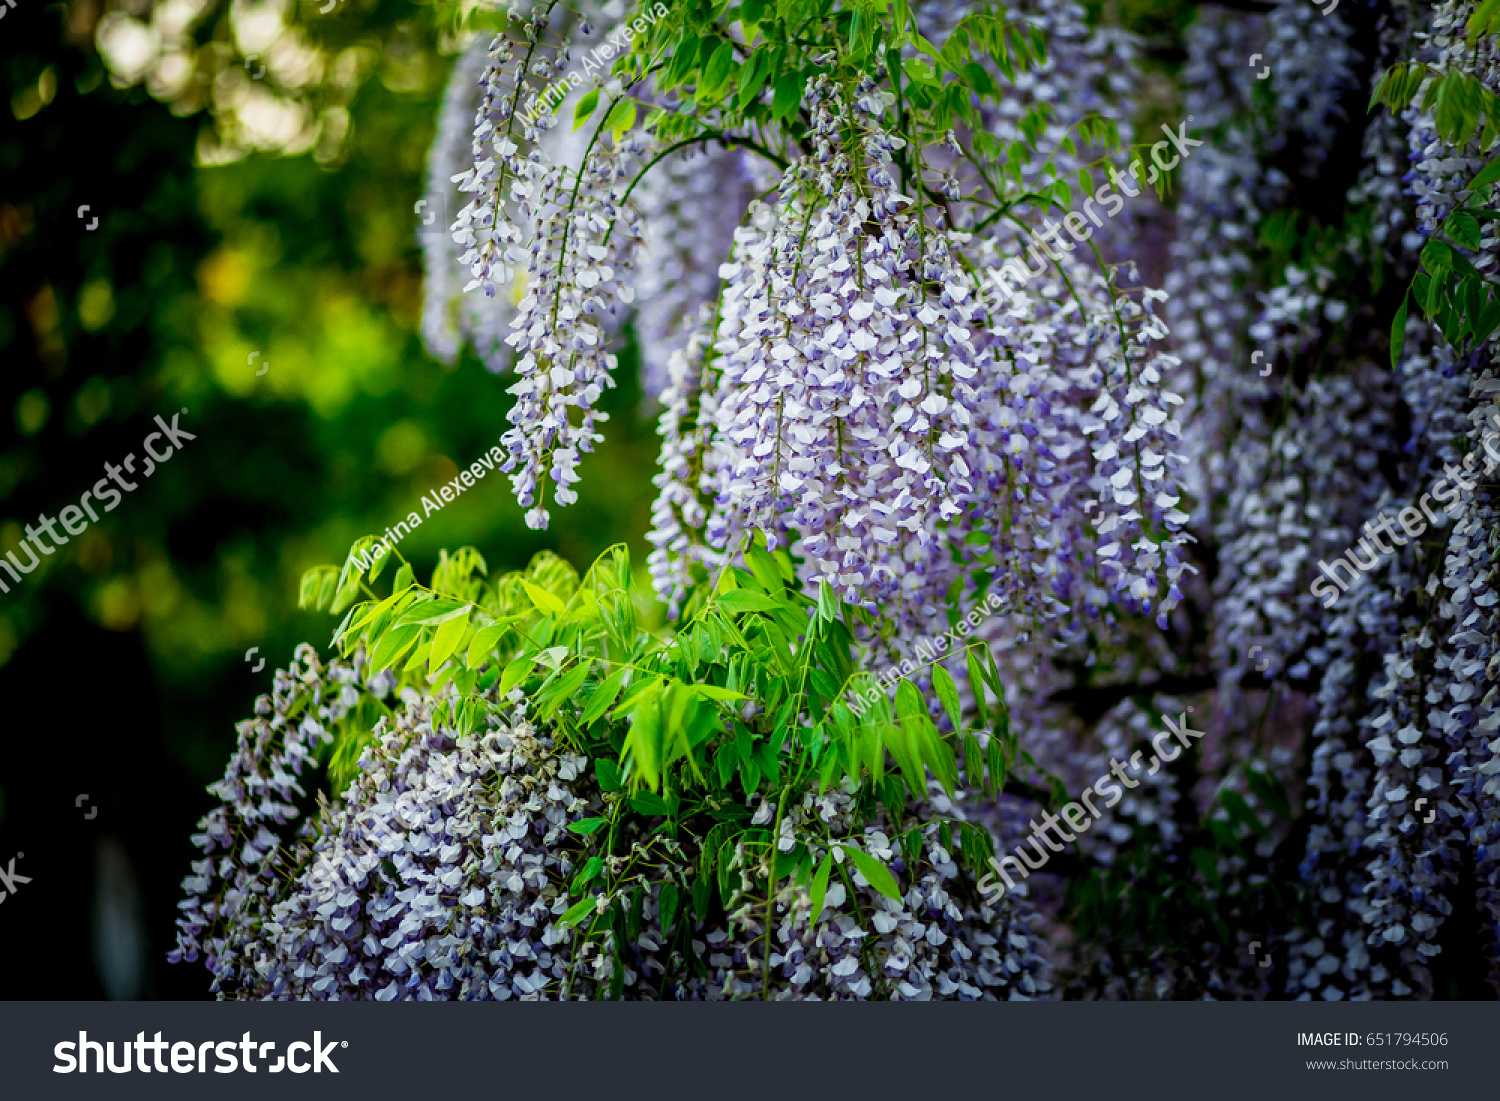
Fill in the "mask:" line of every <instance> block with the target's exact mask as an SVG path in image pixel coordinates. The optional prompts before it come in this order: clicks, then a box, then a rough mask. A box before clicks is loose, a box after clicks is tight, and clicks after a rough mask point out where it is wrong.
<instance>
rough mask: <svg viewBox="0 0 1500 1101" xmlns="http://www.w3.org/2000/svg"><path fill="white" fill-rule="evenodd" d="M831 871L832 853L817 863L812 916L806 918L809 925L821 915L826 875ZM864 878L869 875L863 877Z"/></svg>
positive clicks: (813, 923) (826, 885) (824, 896)
mask: <svg viewBox="0 0 1500 1101" xmlns="http://www.w3.org/2000/svg"><path fill="white" fill-rule="evenodd" d="M832 871H833V853H828V854H827V855H826V856H824V857H823V860H822V862H821V863H820V864H819V865H818V870H817V872H816V873H815V874H814V875H813V881H812V917H810V918H809V919H808V924H809V925H817V924H818V918H820V917H822V916H823V900H824V899H825V898H826V897H827V896H828V875H829V873H830V872H832ZM865 878H866V879H868V878H869V876H866V877H865Z"/></svg>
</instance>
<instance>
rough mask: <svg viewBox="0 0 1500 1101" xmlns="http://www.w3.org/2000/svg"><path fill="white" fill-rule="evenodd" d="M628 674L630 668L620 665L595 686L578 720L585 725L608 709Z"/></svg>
mask: <svg viewBox="0 0 1500 1101" xmlns="http://www.w3.org/2000/svg"><path fill="white" fill-rule="evenodd" d="M629 675H630V669H629V668H628V667H625V666H621V667H620V668H619V669H616V670H615V671H614V672H613V673H611V674H610V675H609V676H607V677H605V678H604V682H603V683H602V684H600V685H599V687H598V688H595V689H594V694H593V695H591V696H590V697H589V702H588V705H587V706H586V707H584V709H583V715H582V717H581V718H580V719H579V721H580V722H582V723H583V725H585V726H587V725H588V724H589V723H591V722H593V721H594V720H595V719H597V718H598V717H599V716H600V715H602V714H604V712H606V711H608V710H609V707H610V705H611V704H612V703H614V702H615V697H616V696H618V695H619V694H620V689H621V688H622V687H624V684H625V678H626V677H627V676H629Z"/></svg>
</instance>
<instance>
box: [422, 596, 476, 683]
mask: <svg viewBox="0 0 1500 1101" xmlns="http://www.w3.org/2000/svg"><path fill="white" fill-rule="evenodd" d="M468 611H469V610H468V608H465V609H464V614H463V615H461V616H454V617H453V618H452V619H448V620H444V621H443V623H442V625H441V626H439V627H438V629H437V634H435V635H433V636H432V653H431V654H429V655H428V658H427V661H428V667H429V668H430V669H431V670H432V671H433V672H436V671H437V670H438V669H440V668H441V667H442V664H443V662H445V661H447V660H448V659H449V658H450V657H452V656H453V651H455V650H457V649H458V644H459V643H460V642H462V641H463V638H464V634H465V633H466V632H467V631H468V629H469V615H468Z"/></svg>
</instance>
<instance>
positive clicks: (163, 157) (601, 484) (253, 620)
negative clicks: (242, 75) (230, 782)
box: [0, 3, 655, 781]
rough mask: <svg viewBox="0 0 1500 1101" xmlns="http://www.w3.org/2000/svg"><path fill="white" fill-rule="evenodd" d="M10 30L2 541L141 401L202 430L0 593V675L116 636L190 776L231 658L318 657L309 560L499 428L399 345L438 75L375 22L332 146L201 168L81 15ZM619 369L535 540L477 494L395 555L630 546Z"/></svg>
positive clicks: (422, 47) (463, 462)
mask: <svg viewBox="0 0 1500 1101" xmlns="http://www.w3.org/2000/svg"><path fill="white" fill-rule="evenodd" d="M223 7H224V8H225V9H226V10H227V5H223ZM390 7H391V8H392V9H395V8H398V7H400V6H398V5H391V6H390ZM406 10H407V11H408V12H410V8H409V6H408V7H407V8H406ZM25 14H27V15H28V16H29V17H27V18H21V19H18V18H17V17H16V15H15V14H13V15H12V18H11V19H10V20H8V21H7V23H6V27H5V30H6V31H7V48H15V43H17V42H21V43H23V49H22V50H21V52H19V53H16V54H13V55H12V56H9V57H7V58H6V59H5V60H4V62H3V68H0V71H3V72H5V74H6V83H7V88H8V89H9V90H10V91H11V96H10V103H9V105H8V109H7V110H5V112H4V115H5V117H4V121H3V128H0V174H3V184H0V357H3V361H4V364H5V367H6V370H5V372H4V378H3V381H0V408H3V410H4V420H5V423H4V428H3V431H0V553H4V552H5V551H7V550H12V549H14V548H15V547H16V546H17V544H18V542H19V540H20V536H21V529H22V527H23V526H24V525H25V524H27V523H34V522H35V518H36V516H37V515H38V513H47V514H49V515H56V512H57V510H58V509H59V508H61V507H62V506H63V505H65V504H68V503H70V502H72V501H75V500H76V499H77V497H78V495H79V494H80V493H81V492H82V491H84V490H85V489H87V488H88V487H89V486H90V485H92V484H93V483H94V481H95V480H97V479H98V478H99V477H100V476H101V475H102V473H103V471H102V466H103V464H104V463H105V462H112V463H119V462H120V461H121V460H122V459H123V458H124V456H125V455H126V454H128V453H130V452H132V451H134V452H135V453H136V454H137V455H139V454H140V453H141V447H140V444H141V440H142V439H143V438H144V436H145V435H146V434H147V433H148V431H149V430H150V425H151V422H152V417H154V416H155V415H156V414H157V413H165V412H168V411H171V410H176V409H180V408H183V407H186V408H187V409H188V410H189V413H188V415H186V416H185V417H184V418H183V424H184V426H185V427H186V428H187V429H188V430H189V431H191V432H194V433H196V435H197V440H196V441H194V442H192V443H189V444H187V445H186V450H185V451H184V452H183V453H182V454H181V456H180V457H178V458H177V461H175V462H173V463H171V464H168V465H165V466H164V467H163V468H162V469H161V470H160V471H159V472H158V473H157V474H156V475H154V476H153V477H152V478H151V479H150V480H149V481H146V482H144V483H143V484H142V485H141V488H140V489H138V490H137V491H135V492H133V493H130V494H127V495H126V497H125V499H124V501H123V502H122V504H121V506H120V507H119V508H117V509H116V510H115V511H113V512H111V513H109V514H108V515H106V516H104V517H102V518H101V521H100V522H99V523H98V524H96V525H93V526H92V527H91V528H90V529H89V530H88V531H87V533H86V534H85V535H83V536H80V537H78V538H76V539H75V540H73V541H72V543H71V544H70V545H69V546H67V547H63V548H61V550H60V553H58V554H57V555H54V556H52V557H51V558H47V559H45V563H44V565H43V567H42V568H41V569H39V570H38V571H36V572H35V573H33V574H31V575H30V576H28V577H27V578H26V579H25V581H24V582H23V583H22V584H20V585H16V586H12V590H11V592H9V593H7V594H4V595H0V665H3V664H4V663H7V662H9V661H11V660H12V659H13V658H14V656H15V654H16V652H17V650H18V649H19V648H22V647H24V646H25V645H26V644H27V640H28V639H29V638H31V637H33V636H35V635H36V634H37V633H38V632H40V631H42V630H44V629H45V628H46V626H47V624H48V622H49V621H50V620H52V619H53V618H55V616H56V615H57V614H58V613H59V612H60V611H62V610H68V611H70V612H71V611H73V610H75V609H76V610H77V611H79V612H81V613H82V615H83V616H84V617H86V619H87V620H88V621H90V622H91V623H92V624H94V625H96V626H97V627H98V628H100V629H102V630H107V631H115V632H126V633H132V634H135V635H137V636H138V637H139V639H140V641H141V643H142V645H143V646H144V647H145V649H146V650H147V651H148V653H149V656H150V664H151V668H152V671H153V675H154V677H155V678H156V679H157V682H158V683H157V687H158V689H159V690H160V693H161V695H162V697H163V698H164V699H166V700H168V701H171V702H170V704H169V707H168V710H167V715H166V717H165V722H166V727H167V730H166V737H167V738H168V740H169V742H170V744H171V745H172V748H173V752H174V754H175V755H177V756H178V757H179V759H180V760H181V761H182V762H183V763H184V764H186V765H187V766H188V767H189V769H190V771H191V772H192V773H193V774H195V775H196V776H197V777H199V778H200V779H201V780H203V781H207V780H209V779H212V778H213V777H214V776H216V775H217V774H218V772H219V771H220V770H221V768H222V764H223V757H224V752H225V748H226V746H227V745H228V744H229V742H230V741H231V739H232V737H233V732H232V720H233V718H235V717H237V716H239V715H243V714H244V713H246V712H247V711H248V710H249V707H250V702H251V699H252V697H253V695H254V694H255V693H257V692H259V691H262V690H265V689H266V688H268V687H269V676H270V674H269V671H268V670H267V671H262V673H261V674H259V675H258V676H252V675H250V672H249V670H250V668H251V666H250V665H249V664H248V663H247V661H246V658H245V652H246V651H247V650H248V649H249V648H250V647H255V646H258V647H259V648H260V654H259V655H257V656H264V657H266V659H267V663H268V665H269V666H275V665H278V664H283V663H285V661H286V660H287V659H288V658H289V657H290V654H291V651H292V649H293V647H294V646H295V644H296V643H297V642H299V641H302V640H303V639H307V640H310V641H313V642H314V643H316V644H319V645H322V644H324V643H326V641H327V637H326V632H327V624H326V622H323V621H322V619H321V617H314V616H310V615H308V614H306V613H300V612H298V611H297V610H296V593H297V581H298V578H299V577H300V576H301V574H302V572H303V571H304V570H305V569H306V568H308V567H309V566H312V565H315V564H317V563H319V562H325V561H329V560H342V559H343V557H344V555H345V553H346V552H347V550H348V548H349V545H350V544H351V543H352V542H353V541H354V540H355V539H356V538H357V537H359V536H361V535H364V534H367V533H371V532H378V531H382V530H383V529H385V528H386V527H387V526H388V525H390V524H392V523H394V522H395V521H396V520H397V519H399V518H400V517H401V516H404V515H405V514H406V513H407V512H409V511H410V510H411V509H412V508H413V507H416V508H418V509H419V510H420V505H419V503H418V499H419V498H420V496H421V495H422V494H423V493H424V492H426V491H428V490H430V489H433V488H435V487H437V486H439V485H441V484H443V483H446V482H447V481H448V480H449V479H451V478H453V477H454V476H456V474H457V472H458V468H459V467H460V466H467V465H468V464H469V463H470V462H472V461H473V460H474V459H475V458H477V457H478V455H479V454H480V453H482V452H484V451H486V450H487V449H488V448H489V447H491V446H492V445H494V444H495V443H496V442H498V439H499V437H500V434H501V433H502V432H503V431H504V429H505V427H506V423H507V422H506V416H505V415H506V411H507V409H508V408H509V406H510V402H511V398H510V395H508V394H507V393H506V392H505V389H506V386H507V385H508V380H507V379H505V378H503V377H495V376H492V375H490V374H488V373H486V371H485V370H484V369H483V367H482V366H481V365H480V364H479V363H478V362H477V361H475V360H472V359H466V360H464V361H462V362H460V363H459V364H458V365H457V366H456V367H455V368H452V369H449V368H446V367H444V366H442V365H441V364H438V363H437V362H435V361H433V360H432V359H431V358H429V357H428V356H427V355H426V354H425V353H424V351H423V349H422V347H421V344H420V341H419V339H418V336H417V332H416V330H417V324H418V318H419V313H420V304H421V268H420V255H419V251H418V247H417V239H416V236H415V229H416V215H415V214H414V213H413V209H412V208H413V201H414V200H415V198H416V197H418V196H419V195H420V194H421V192H422V186H423V185H422V174H423V171H424V167H425V161H426V155H427V147H428V144H429V142H430V140H431V136H432V133H433V128H434V125H435V122H436V113H437V106H438V102H439V99H440V97H441V93H442V88H443V82H444V81H445V79H446V74H447V70H448V67H449V64H450V59H449V58H448V57H446V56H443V55H442V54H441V53H440V52H439V50H438V48H437V45H438V44H437V36H438V32H437V31H436V29H426V30H424V29H423V28H421V27H420V26H415V25H411V24H407V23H402V24H400V25H399V27H397V29H396V30H395V31H392V30H390V26H393V25H395V24H394V20H393V18H392V17H390V15H389V13H387V15H386V16H384V17H379V18H377V17H376V16H374V15H371V16H370V19H371V25H374V26H377V27H379V28H380V30H381V33H383V34H399V36H401V37H402V41H403V43H404V49H405V50H406V52H405V53H404V54H400V55H398V56H397V58H396V60H397V61H400V62H401V64H400V66H399V71H398V70H397V69H396V68H394V67H393V66H392V65H391V64H384V63H382V64H379V65H374V66H373V67H372V72H373V74H374V78H373V79H366V80H364V81H363V82H362V83H360V84H359V85H358V87H357V89H356V90H355V91H354V92H353V94H352V95H351V96H350V97H349V99H348V101H347V110H348V118H349V126H348V129H347V133H346V138H345V141H344V143H343V145H342V147H341V148H340V151H339V155H338V156H337V157H328V156H326V155H325V156H323V157H321V159H320V158H319V157H318V156H316V155H315V153H316V151H314V150H309V151H307V152H304V153H301V154H299V155H295V156H277V155H273V154H267V153H252V154H251V155H249V156H248V157H246V158H244V159H242V160H238V161H234V162H232V163H228V164H220V165H217V166H206V165H203V164H201V163H199V161H200V160H201V157H200V156H198V155H197V153H196V152H195V151H201V149H202V148H203V146H202V135H203V133H205V132H207V131H208V130H209V129H210V128H211V127H212V126H213V123H212V120H210V119H209V118H208V116H207V115H206V114H203V113H199V114H195V115H191V116H189V117H185V118H180V117H175V116H174V115H173V114H172V113H171V112H169V111H168V109H167V108H166V107H164V106H162V105H161V104H158V103H156V102H155V101H153V100H152V99H150V98H149V97H148V96H147V95H146V94H145V92H144V91H142V90H141V89H139V88H136V89H132V90H128V91H122V90H120V89H117V88H115V87H113V86H112V85H111V81H110V79H109V78H108V76H107V75H106V74H105V72H104V71H103V69H102V67H101V63H100V61H99V59H98V57H97V56H96V54H95V53H94V51H93V48H92V41H93V39H92V30H93V26H92V24H91V23H90V18H91V17H92V18H93V19H97V18H98V16H99V14H100V13H99V9H98V6H97V4H95V5H90V4H85V3H75V4H73V5H72V6H66V5H62V4H56V5H53V6H51V7H49V8H46V9H45V10H41V9H38V10H35V11H32V12H30V13H25ZM412 51H415V53H413V52H412ZM324 152H325V154H326V149H325V150H324ZM84 203H87V204H89V205H90V208H91V209H90V211H89V212H88V213H89V216H90V217H93V216H97V217H98V218H99V223H98V227H97V229H96V230H94V231H92V232H90V231H87V230H86V229H85V228H84V227H85V225H86V222H85V220H84V219H82V218H79V217H78V216H77V214H76V207H78V206H79V205H82V204H84ZM620 370H621V375H622V380H621V382H622V384H621V386H620V387H619V388H618V389H616V390H614V391H612V392H611V393H610V394H609V395H608V398H607V402H608V404H607V406H606V408H607V409H608V411H609V412H610V413H611V421H610V425H609V433H608V436H609V438H608V441H607V442H606V443H605V444H604V445H602V446H601V448H600V450H599V451H598V452H597V453H596V454H595V455H593V456H591V457H589V458H588V459H586V461H585V463H584V469H583V474H584V481H583V489H582V494H581V500H580V501H579V503H578V504H577V505H576V506H574V507H572V508H569V509H564V510H559V511H558V514H557V516H556V517H555V519H554V524H553V527H552V530H550V531H548V532H545V533H538V532H532V531H530V530H528V529H527V528H526V527H525V526H524V524H523V523H522V520H521V511H520V510H519V509H518V508H517V506H516V505H515V503H514V502H513V500H512V498H511V495H510V492H509V485H508V482H507V480H506V479H504V478H500V477H495V478H490V479H486V480H485V481H484V482H483V483H481V484H480V485H478V486H476V488H475V489H473V490H471V491H470V492H468V493H467V494H465V495H464V497H463V498H462V499H461V500H459V501H457V502H455V503H454V504H453V505H451V506H450V507H447V508H444V509H443V510H442V511H441V512H440V513H438V514H436V515H434V516H433V517H431V518H430V521H429V522H427V523H424V524H423V526H422V527H421V528H420V529H419V530H418V531H416V532H414V533H413V534H412V535H411V537H410V538H408V539H406V540H404V541H403V542H402V545H401V550H402V552H403V554H405V555H406V556H407V557H408V558H409V559H412V560H413V561H414V562H415V563H416V564H418V565H419V566H420V567H422V568H424V569H427V568H431V566H432V565H433V564H434V563H435V562H436V558H437V552H438V548H440V547H442V546H459V545H473V546H476V547H479V548H481V549H482V550H483V552H484V553H485V555H486V556H487V558H488V559H489V561H490V562H491V563H492V564H493V566H494V567H495V568H496V569H499V570H504V569H513V568H518V567H520V566H523V565H524V564H525V563H526V562H527V561H529V560H530V559H531V557H532V556H533V555H534V554H536V553H537V552H538V551H541V550H546V549H550V550H554V551H556V552H557V553H558V554H560V555H561V556H562V557H564V558H565V559H568V560H570V561H574V562H580V561H582V562H586V561H591V560H592V559H593V558H594V557H595V556H597V554H598V553H599V552H600V551H601V550H602V549H603V548H605V547H607V546H609V545H610V544H612V543H615V542H619V541H621V540H628V541H631V542H633V543H635V544H636V545H639V542H640V540H641V537H642V534H643V532H644V531H645V528H646V526H647V520H648V516H649V505H650V495H651V494H652V492H654V491H653V489H652V486H651V483H650V477H651V472H652V469H653V466H654V462H655V446H654V443H653V431H652V430H653V427H654V425H653V423H652V415H651V413H650V411H648V410H643V409H642V408H641V399H640V392H639V389H638V386H637V385H636V383H635V377H634V376H635V372H636V356H635V355H634V352H633V348H627V349H625V351H624V353H623V354H622V356H621V368H620ZM257 372H263V373H259V374H258V373H257ZM590 467H592V468H593V469H589V468H590Z"/></svg>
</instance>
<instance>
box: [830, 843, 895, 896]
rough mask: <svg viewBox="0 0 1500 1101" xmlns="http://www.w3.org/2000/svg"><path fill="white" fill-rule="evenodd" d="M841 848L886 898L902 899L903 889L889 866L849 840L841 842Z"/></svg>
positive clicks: (871, 884) (872, 885) (861, 873)
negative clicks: (898, 884)
mask: <svg viewBox="0 0 1500 1101" xmlns="http://www.w3.org/2000/svg"><path fill="white" fill-rule="evenodd" d="M839 848H841V849H843V850H844V851H845V852H846V853H848V854H849V858H850V859H851V860H853V861H854V866H855V867H856V868H858V869H859V872H860V875H862V876H864V877H865V879H867V880H869V882H870V886H871V887H874V888H875V889H876V890H877V891H879V892H880V893H881V894H883V895H885V897H886V898H890V899H895V900H896V901H897V902H900V901H901V890H900V888H899V887H897V885H896V877H895V876H894V875H892V874H891V870H890V869H889V868H887V867H886V866H885V865H884V864H882V863H881V862H880V861H878V860H876V859H875V858H874V857H873V856H871V855H870V854H869V853H867V852H864V851H862V850H861V849H858V848H856V847H855V846H853V845H851V844H849V843H848V842H847V841H842V842H840V843H839Z"/></svg>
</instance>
